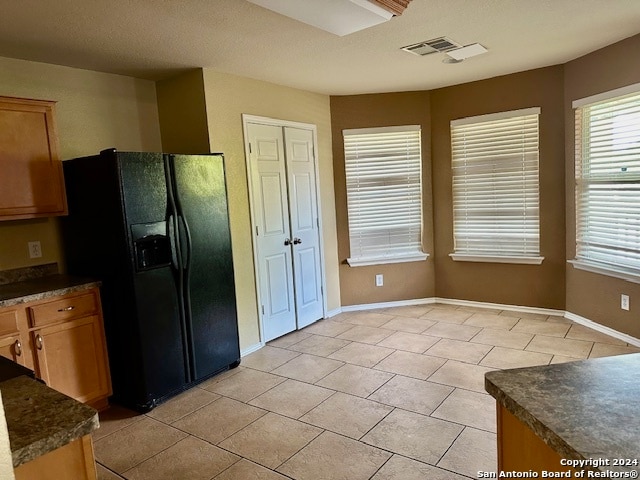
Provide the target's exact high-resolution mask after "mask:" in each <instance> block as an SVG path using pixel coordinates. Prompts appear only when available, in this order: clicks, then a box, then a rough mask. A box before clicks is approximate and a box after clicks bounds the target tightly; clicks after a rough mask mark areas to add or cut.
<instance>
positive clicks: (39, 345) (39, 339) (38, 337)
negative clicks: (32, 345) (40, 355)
mask: <svg viewBox="0 0 640 480" xmlns="http://www.w3.org/2000/svg"><path fill="white" fill-rule="evenodd" d="M43 347H44V340H43V339H42V335H40V334H39V333H38V334H36V348H37V349H38V350H42V348H43Z"/></svg>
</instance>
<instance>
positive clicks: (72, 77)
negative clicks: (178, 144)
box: [0, 58, 160, 270]
mask: <svg viewBox="0 0 640 480" xmlns="http://www.w3.org/2000/svg"><path fill="white" fill-rule="evenodd" d="M0 95H4V96H13V97H24V98H36V99H45V100H55V101H57V102H58V103H57V105H56V119H57V127H58V128H57V129H58V138H59V143H60V154H61V157H62V158H63V159H68V158H74V157H78V156H82V155H90V154H95V153H97V152H99V151H100V150H102V149H104V148H109V147H116V148H118V149H121V150H159V149H160V131H159V128H158V112H157V107H156V92H155V85H154V83H153V82H149V81H145V80H137V79H134V78H130V77H123V76H120V75H109V74H105V73H98V72H91V71H88V70H79V69H75V68H68V67H60V66H55V65H49V64H44V63H36V62H27V61H23V60H14V59H9V58H0ZM32 240H40V242H41V245H42V253H43V256H42V258H39V259H29V256H28V251H27V242H28V241H32ZM61 255H62V253H61V249H60V241H59V235H58V229H57V221H56V220H55V219H42V220H23V221H10V222H0V270H9V269H12V268H19V267H25V266H30V265H38V264H43V263H49V262H59V261H61Z"/></svg>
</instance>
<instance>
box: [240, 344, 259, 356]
mask: <svg viewBox="0 0 640 480" xmlns="http://www.w3.org/2000/svg"><path fill="white" fill-rule="evenodd" d="M264 346H265V343H264V342H260V343H256V344H255V345H251V346H250V347H248V348H245V349H244V350H242V351H241V352H240V357H246V356H247V355H249V354H250V353H253V352H257V351H258V350H260V349H261V348H262V347H264Z"/></svg>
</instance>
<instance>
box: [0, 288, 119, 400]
mask: <svg viewBox="0 0 640 480" xmlns="http://www.w3.org/2000/svg"><path fill="white" fill-rule="evenodd" d="M3 319H4V322H3ZM14 319H15V320H14ZM27 320H28V321H27ZM5 324H6V325H7V327H6V328H7V329H9V326H10V325H13V324H17V326H18V331H17V332H10V334H8V335H4V336H2V333H3V331H2V326H3V325H5ZM17 339H19V340H20V341H21V346H22V351H21V356H22V358H21V359H20V358H18V359H17V358H16V343H15V341H16V340H17ZM0 355H2V356H4V357H7V358H10V359H11V360H14V361H16V362H17V363H21V364H23V365H25V366H27V367H29V368H32V369H34V370H35V373H36V376H37V377H38V378H41V379H42V380H44V382H45V383H46V384H47V385H48V386H49V387H51V388H53V389H55V390H58V391H59V392H62V393H64V394H65V395H68V396H70V397H72V398H74V399H76V400H78V401H79V402H83V403H86V404H88V405H91V406H92V407H94V408H96V409H97V410H103V409H104V408H106V407H107V406H108V403H107V398H108V397H109V395H111V379H110V376H109V367H108V360H107V350H106V342H105V336H104V326H103V320H102V310H101V307H100V293H99V290H98V289H97V288H91V289H89V290H83V291H80V292H74V293H70V294H67V295H63V296H58V297H52V298H49V299H46V300H41V301H34V302H29V303H24V304H21V305H18V306H15V307H10V308H5V309H3V310H0Z"/></svg>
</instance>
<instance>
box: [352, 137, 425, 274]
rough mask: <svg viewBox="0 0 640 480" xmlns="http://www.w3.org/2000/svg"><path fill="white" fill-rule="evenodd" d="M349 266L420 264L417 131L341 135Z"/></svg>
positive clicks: (418, 138) (419, 192) (419, 190)
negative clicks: (345, 189) (416, 261)
mask: <svg viewBox="0 0 640 480" xmlns="http://www.w3.org/2000/svg"><path fill="white" fill-rule="evenodd" d="M343 136H344V152H345V171H346V180H347V209H348V216H349V244H350V248H351V253H350V257H349V259H348V262H349V264H350V265H352V266H354V265H370V264H376V263H391V262H402V261H412V260H423V259H425V258H427V256H426V255H425V254H424V253H422V240H421V230H422V184H421V165H422V161H421V146H420V127H419V126H418V125H411V126H401V127H382V128H367V129H352V130H344V131H343Z"/></svg>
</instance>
